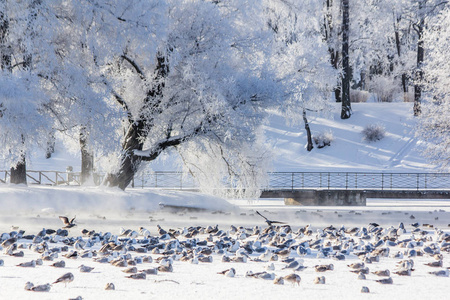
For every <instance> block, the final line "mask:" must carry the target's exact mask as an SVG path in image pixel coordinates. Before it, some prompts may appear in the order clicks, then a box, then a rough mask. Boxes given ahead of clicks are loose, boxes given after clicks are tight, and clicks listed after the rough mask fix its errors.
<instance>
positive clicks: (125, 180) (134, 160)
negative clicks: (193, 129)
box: [104, 53, 169, 190]
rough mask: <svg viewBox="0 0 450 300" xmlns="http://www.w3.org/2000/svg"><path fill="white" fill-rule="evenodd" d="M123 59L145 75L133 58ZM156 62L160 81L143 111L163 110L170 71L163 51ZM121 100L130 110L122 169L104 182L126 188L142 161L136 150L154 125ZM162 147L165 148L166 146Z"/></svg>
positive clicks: (151, 92) (150, 158)
mask: <svg viewBox="0 0 450 300" xmlns="http://www.w3.org/2000/svg"><path fill="white" fill-rule="evenodd" d="M123 59H124V60H125V61H127V62H129V63H130V64H131V65H132V67H133V68H134V70H135V71H136V72H137V73H139V74H141V75H142V76H145V75H144V74H143V73H142V71H141V70H140V68H139V67H138V66H137V64H136V63H135V62H134V61H133V60H131V59H130V58H128V57H126V56H123ZM156 62H157V64H156V76H155V80H156V81H158V84H157V85H156V86H154V87H153V88H152V89H150V90H149V91H148V93H147V97H146V99H145V100H144V106H143V108H142V111H145V110H148V109H150V110H151V111H153V113H157V112H158V110H161V107H159V105H160V101H161V97H162V93H163V88H164V78H165V77H166V76H167V74H168V72H169V67H168V64H167V61H166V58H165V56H164V54H163V53H158V55H157V57H156ZM119 102H120V103H121V104H122V106H123V107H124V108H125V109H126V110H128V111H127V112H128V113H129V119H128V121H129V124H130V125H129V127H128V131H127V133H126V135H125V141H124V143H123V144H122V149H123V150H122V154H121V162H120V169H119V171H118V172H116V173H114V174H107V176H106V178H105V181H104V184H106V185H108V186H111V187H115V186H117V187H119V188H120V189H122V190H125V188H126V187H127V186H128V185H129V184H130V183H131V182H132V181H133V179H134V175H135V174H136V172H137V171H138V169H139V166H140V165H141V163H142V160H143V159H142V157H141V156H138V155H135V154H134V152H135V151H140V150H142V149H143V146H144V140H145V138H146V137H147V130H145V129H146V127H147V128H148V127H151V126H152V120H151V118H150V119H149V118H148V116H146V115H144V114H143V115H141V116H140V117H139V120H134V119H133V118H132V116H131V114H130V112H129V109H128V107H127V105H126V103H125V102H124V101H123V100H120V101H119ZM161 149H164V147H162V148H161ZM160 151H162V150H157V151H156V152H155V153H154V155H153V156H151V157H146V158H145V160H146V161H152V160H154V159H156V157H157V155H159V153H160Z"/></svg>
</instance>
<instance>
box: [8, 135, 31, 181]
mask: <svg viewBox="0 0 450 300" xmlns="http://www.w3.org/2000/svg"><path fill="white" fill-rule="evenodd" d="M24 142H25V138H24V136H22V143H24ZM10 172H11V177H10V183H12V184H25V185H26V184H27V164H26V160H25V153H23V152H22V153H21V154H20V158H19V161H18V162H17V165H16V166H15V167H12V168H11V170H10Z"/></svg>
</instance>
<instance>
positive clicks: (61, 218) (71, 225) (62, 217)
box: [59, 216, 77, 229]
mask: <svg viewBox="0 0 450 300" xmlns="http://www.w3.org/2000/svg"><path fill="white" fill-rule="evenodd" d="M75 218H76V216H75V217H73V218H72V220H70V221H69V219H68V218H67V217H65V216H59V219H60V220H61V221H62V222H63V223H64V225H65V226H64V227H63V228H67V229H69V228H72V227H74V226H77V224H75V223H73V222H74V221H75Z"/></svg>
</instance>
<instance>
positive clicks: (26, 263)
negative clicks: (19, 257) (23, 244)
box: [17, 260, 36, 268]
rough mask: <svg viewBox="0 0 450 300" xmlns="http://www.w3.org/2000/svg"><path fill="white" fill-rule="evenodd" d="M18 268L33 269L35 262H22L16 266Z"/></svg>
mask: <svg viewBox="0 0 450 300" xmlns="http://www.w3.org/2000/svg"><path fill="white" fill-rule="evenodd" d="M17 266H18V267H23V268H34V267H36V261H35V260H32V261H28V262H23V263H20V264H18V265H17Z"/></svg>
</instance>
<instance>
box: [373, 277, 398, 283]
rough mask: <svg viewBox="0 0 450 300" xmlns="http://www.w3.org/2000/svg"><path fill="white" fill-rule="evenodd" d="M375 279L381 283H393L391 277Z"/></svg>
mask: <svg viewBox="0 0 450 300" xmlns="http://www.w3.org/2000/svg"><path fill="white" fill-rule="evenodd" d="M375 281H376V282H378V283H381V284H392V283H394V281H393V280H392V278H391V277H389V278H384V279H379V280H375Z"/></svg>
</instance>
